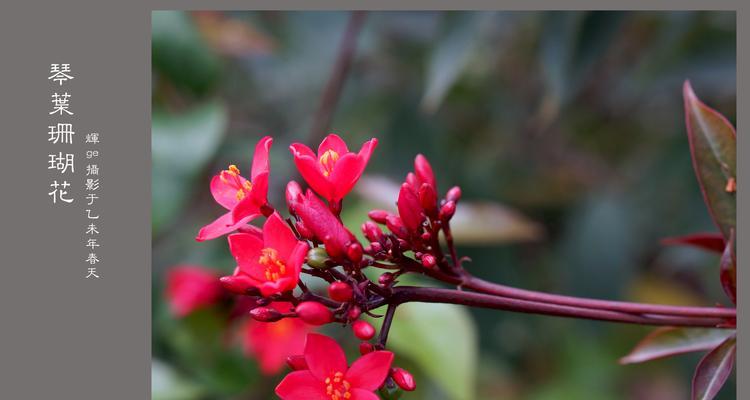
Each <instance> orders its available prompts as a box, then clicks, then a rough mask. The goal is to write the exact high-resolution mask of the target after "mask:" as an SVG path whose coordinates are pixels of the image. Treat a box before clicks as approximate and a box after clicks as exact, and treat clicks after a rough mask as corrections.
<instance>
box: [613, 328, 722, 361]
mask: <svg viewBox="0 0 750 400" xmlns="http://www.w3.org/2000/svg"><path fill="white" fill-rule="evenodd" d="M732 335H734V331H733V330H729V329H705V328H673V327H663V328H659V329H656V330H655V331H653V332H651V333H650V334H648V336H646V337H645V338H643V340H641V342H640V343H638V345H636V346H635V348H634V349H633V350H632V351H631V352H630V354H628V355H627V356H625V357H623V358H621V359H620V364H635V363H640V362H644V361H650V360H654V359H657V358H663V357H669V356H673V355H677V354H684V353H690V352H693V351H702V350H710V349H713V348H715V347H716V346H718V345H719V344H721V343H722V342H723V341H724V340H726V339H727V338H728V337H729V336H732Z"/></svg>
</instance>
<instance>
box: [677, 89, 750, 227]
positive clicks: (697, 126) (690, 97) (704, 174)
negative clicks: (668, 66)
mask: <svg viewBox="0 0 750 400" xmlns="http://www.w3.org/2000/svg"><path fill="white" fill-rule="evenodd" d="M683 97H684V99H685V123H686V124H687V131H688V139H689V141H690V152H691V155H692V158H693V168H694V169H695V174H696V176H697V178H698V183H699V184H700V187H701V191H702V192H703V199H704V200H705V202H706V206H707V207H708V210H709V212H710V213H711V217H712V218H713V220H714V222H715V223H716V225H717V226H718V227H719V230H721V232H722V233H723V234H724V237H725V238H729V230H730V229H732V228H734V227H735V219H736V218H735V215H736V211H735V210H736V198H735V194H736V193H735V190H736V176H737V172H736V165H737V160H736V157H737V154H736V146H737V138H736V133H735V130H734V127H733V126H732V124H731V123H729V121H727V119H726V118H724V116H722V115H721V114H719V113H718V112H717V111H716V110H713V109H712V108H710V107H708V106H707V105H705V104H703V102H701V101H700V100H699V99H698V97H696V95H695V93H694V92H693V88H692V87H691V86H690V82H688V81H686V82H685V85H684V86H683Z"/></svg>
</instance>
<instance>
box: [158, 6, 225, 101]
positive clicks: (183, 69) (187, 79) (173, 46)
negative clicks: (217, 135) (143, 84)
mask: <svg viewBox="0 0 750 400" xmlns="http://www.w3.org/2000/svg"><path fill="white" fill-rule="evenodd" d="M151 58H152V66H153V68H154V69H155V70H156V71H158V72H159V73H161V74H162V75H163V77H165V78H167V79H168V80H169V81H170V82H172V83H173V84H174V85H175V86H176V87H179V88H182V89H186V90H188V91H189V92H191V93H193V94H196V95H204V94H206V93H207V92H208V91H209V90H210V89H211V88H212V87H213V86H214V85H215V84H216V82H217V81H218V79H219V75H220V73H221V62H220V60H219V58H218V57H217V56H216V55H215V54H214V53H212V52H211V50H210V49H209V48H208V46H206V44H205V42H204V41H203V38H201V36H200V34H199V33H198V31H197V30H196V29H195V26H194V25H193V22H192V20H191V19H190V16H189V15H188V14H187V13H186V12H184V11H154V12H153V13H152V14H151Z"/></svg>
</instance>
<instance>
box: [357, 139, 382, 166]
mask: <svg viewBox="0 0 750 400" xmlns="http://www.w3.org/2000/svg"><path fill="white" fill-rule="evenodd" d="M377 145H378V139H375V138H372V139H370V140H368V141H366V142H365V143H364V144H363V145H362V148H361V149H359V156H360V157H362V164H364V165H367V163H368V162H370V156H371V155H372V152H373V150H375V147H377ZM362 169H364V167H362Z"/></svg>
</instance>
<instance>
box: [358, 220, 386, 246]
mask: <svg viewBox="0 0 750 400" xmlns="http://www.w3.org/2000/svg"><path fill="white" fill-rule="evenodd" d="M362 233H364V234H365V237H366V238H367V240H369V241H371V242H379V241H380V239H382V238H383V231H382V230H380V227H379V226H378V225H377V224H376V223H374V222H372V221H365V223H364V224H362Z"/></svg>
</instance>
